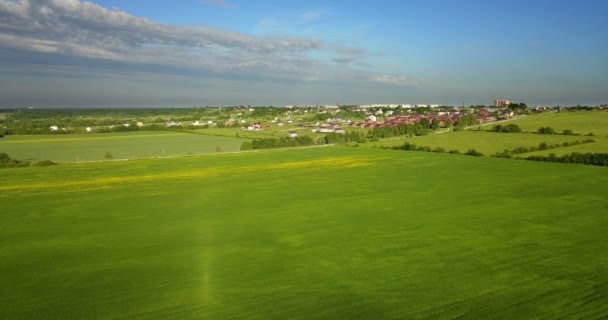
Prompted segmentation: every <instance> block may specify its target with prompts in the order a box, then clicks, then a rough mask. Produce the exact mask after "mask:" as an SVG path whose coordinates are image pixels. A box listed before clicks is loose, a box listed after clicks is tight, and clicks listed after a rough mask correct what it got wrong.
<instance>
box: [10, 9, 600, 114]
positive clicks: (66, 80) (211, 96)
mask: <svg viewBox="0 0 608 320" xmlns="http://www.w3.org/2000/svg"><path fill="white" fill-rule="evenodd" d="M607 12H608V2H607V1H599V0H598V1H584V0H583V1H559V2H558V1H506V0H505V1H466V0H461V1H306V2H296V1H240V0H174V1H170V2H169V1H154V0H153V1H150V0H147V1H141V0H103V1H95V2H83V1H78V0H29V1H25V0H19V1H17V0H0V70H1V71H2V72H1V73H0V107H20V106H36V107H104V106H107V107H121V106H125V107H144V106H155V107H157V106H158V107H160V106H205V105H241V104H243V105H278V106H282V105H288V104H334V103H336V102H339V103H344V104H347V103H348V104H359V103H412V104H414V103H439V104H452V105H456V104H458V105H459V104H462V103H463V102H464V103H465V104H467V105H468V104H490V103H491V101H492V100H493V99H494V98H495V97H496V98H507V99H513V100H515V101H521V102H526V103H527V104H528V105H547V104H550V105H555V104H561V105H572V104H577V103H580V104H600V103H608V90H607V88H608V80H607V77H606V74H607V73H608V62H607V61H608V59H607V58H608V41H607V40H606V39H608V24H606V23H605V14H606V13H607Z"/></svg>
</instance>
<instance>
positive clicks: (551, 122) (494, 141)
mask: <svg viewBox="0 0 608 320" xmlns="http://www.w3.org/2000/svg"><path fill="white" fill-rule="evenodd" d="M507 123H509V124H516V125H518V126H520V127H521V129H522V131H524V132H522V133H496V132H487V131H486V130H488V129H489V128H491V126H493V124H491V123H490V124H488V125H485V126H481V127H479V128H481V131H480V130H478V127H477V126H474V127H473V128H472V129H471V130H466V131H457V132H443V133H442V132H440V133H439V134H434V133H431V134H429V135H426V136H420V137H395V138H389V139H384V140H381V141H377V142H370V143H369V144H366V145H364V146H366V147H381V146H385V147H393V146H399V145H402V144H404V143H405V142H408V143H413V144H416V145H418V146H428V147H431V148H437V147H440V148H444V149H445V150H458V151H460V152H465V151H467V150H468V149H475V150H477V151H479V152H481V153H483V154H484V155H486V156H489V155H492V154H494V153H496V152H502V151H504V150H505V149H507V150H512V149H514V148H517V147H526V148H529V147H536V146H538V145H539V144H540V143H546V144H548V145H553V144H563V143H564V142H568V143H572V142H575V141H582V140H585V139H593V140H594V142H593V143H588V144H580V145H573V146H568V147H560V148H555V149H549V150H543V151H535V152H529V153H526V154H525V155H526V156H527V155H548V154H550V153H555V154H556V155H563V154H568V153H572V152H582V153H586V152H591V153H594V152H604V153H608V131H607V129H606V125H605V124H606V123H608V112H563V113H546V114H541V115H535V116H530V117H524V118H520V119H515V120H510V121H508V122H507ZM541 127H551V128H553V129H554V130H555V131H556V132H558V133H561V132H563V131H564V130H568V129H569V130H572V131H573V132H574V133H575V134H578V135H561V134H555V135H552V134H551V135H550V134H537V133H536V132H537V130H538V128H541ZM590 132H591V133H593V136H586V135H587V134H588V133H590Z"/></svg>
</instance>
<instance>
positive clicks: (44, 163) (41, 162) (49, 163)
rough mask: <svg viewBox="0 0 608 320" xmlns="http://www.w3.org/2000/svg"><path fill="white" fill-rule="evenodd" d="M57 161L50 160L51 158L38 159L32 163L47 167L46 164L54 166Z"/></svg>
mask: <svg viewBox="0 0 608 320" xmlns="http://www.w3.org/2000/svg"><path fill="white" fill-rule="evenodd" d="M56 164H57V163H55V162H53V161H51V160H42V161H38V162H36V163H35V164H34V165H35V166H37V167H47V166H54V165H56Z"/></svg>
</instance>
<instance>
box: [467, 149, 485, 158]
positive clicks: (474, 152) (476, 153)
mask: <svg viewBox="0 0 608 320" xmlns="http://www.w3.org/2000/svg"><path fill="white" fill-rule="evenodd" d="M464 154H466V155H467V156H474V157H483V153H481V152H479V151H477V150H475V149H469V150H467V152H465V153H464Z"/></svg>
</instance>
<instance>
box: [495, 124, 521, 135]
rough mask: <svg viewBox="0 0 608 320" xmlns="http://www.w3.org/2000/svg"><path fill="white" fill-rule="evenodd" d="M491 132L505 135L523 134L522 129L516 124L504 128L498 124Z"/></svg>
mask: <svg viewBox="0 0 608 320" xmlns="http://www.w3.org/2000/svg"><path fill="white" fill-rule="evenodd" d="M489 131H491V132H504V133H516V132H521V128H520V127H519V126H518V125H516V124H513V123H512V124H508V125H506V126H503V125H502V124H497V125H495V126H493V127H492V129H490V130H489Z"/></svg>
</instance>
